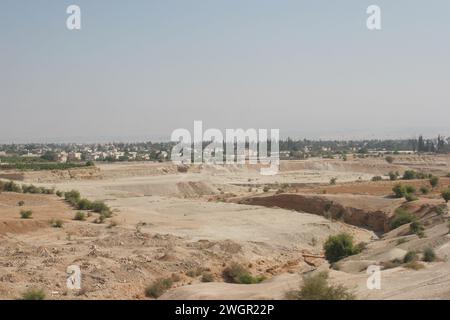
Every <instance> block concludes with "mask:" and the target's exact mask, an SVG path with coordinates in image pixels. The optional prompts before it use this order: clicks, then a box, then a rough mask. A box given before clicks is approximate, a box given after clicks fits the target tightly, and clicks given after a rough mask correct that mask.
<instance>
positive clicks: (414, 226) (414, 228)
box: [409, 221, 425, 238]
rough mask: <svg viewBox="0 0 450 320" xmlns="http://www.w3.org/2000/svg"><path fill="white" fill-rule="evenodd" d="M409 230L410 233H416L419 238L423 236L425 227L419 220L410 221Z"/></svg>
mask: <svg viewBox="0 0 450 320" xmlns="http://www.w3.org/2000/svg"><path fill="white" fill-rule="evenodd" d="M409 230H410V231H411V233H414V234H417V235H418V236H419V237H420V238H423V237H424V236H425V233H424V231H425V228H424V226H423V225H422V223H421V222H420V221H413V222H411V224H410V225H409Z"/></svg>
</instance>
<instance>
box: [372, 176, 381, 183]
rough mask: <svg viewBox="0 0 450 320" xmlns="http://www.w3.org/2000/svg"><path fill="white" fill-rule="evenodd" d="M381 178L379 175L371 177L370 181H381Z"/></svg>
mask: <svg viewBox="0 0 450 320" xmlns="http://www.w3.org/2000/svg"><path fill="white" fill-rule="evenodd" d="M381 180H383V178H382V177H381V176H374V177H372V181H374V182H377V181H381Z"/></svg>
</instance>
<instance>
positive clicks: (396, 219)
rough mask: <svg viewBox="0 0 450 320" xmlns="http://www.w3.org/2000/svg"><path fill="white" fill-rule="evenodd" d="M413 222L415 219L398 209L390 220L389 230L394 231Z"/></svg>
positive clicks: (408, 213)
mask: <svg viewBox="0 0 450 320" xmlns="http://www.w3.org/2000/svg"><path fill="white" fill-rule="evenodd" d="M414 220H415V217H414V215H413V214H411V213H410V212H408V211H406V210H405V209H402V208H398V209H397V210H395V213H394V216H393V217H392V218H391V222H390V226H391V230H393V229H396V228H398V227H400V226H402V225H404V224H407V223H411V222H413V221H414Z"/></svg>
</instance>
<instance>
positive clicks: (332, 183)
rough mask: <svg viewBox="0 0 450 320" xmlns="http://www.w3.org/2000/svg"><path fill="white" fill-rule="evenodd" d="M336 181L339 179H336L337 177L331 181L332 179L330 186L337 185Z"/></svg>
mask: <svg viewBox="0 0 450 320" xmlns="http://www.w3.org/2000/svg"><path fill="white" fill-rule="evenodd" d="M336 181H337V178H335V177H334V178H331V179H330V184H331V185H335V184H336Z"/></svg>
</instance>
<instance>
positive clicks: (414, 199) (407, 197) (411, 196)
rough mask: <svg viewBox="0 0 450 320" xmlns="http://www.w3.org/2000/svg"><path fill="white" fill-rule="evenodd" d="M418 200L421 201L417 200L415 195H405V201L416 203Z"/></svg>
mask: <svg viewBox="0 0 450 320" xmlns="http://www.w3.org/2000/svg"><path fill="white" fill-rule="evenodd" d="M418 199H419V198H417V197H416V196H415V195H413V194H411V193H407V194H406V195H405V200H406V201H408V202H411V201H416V200H418Z"/></svg>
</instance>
